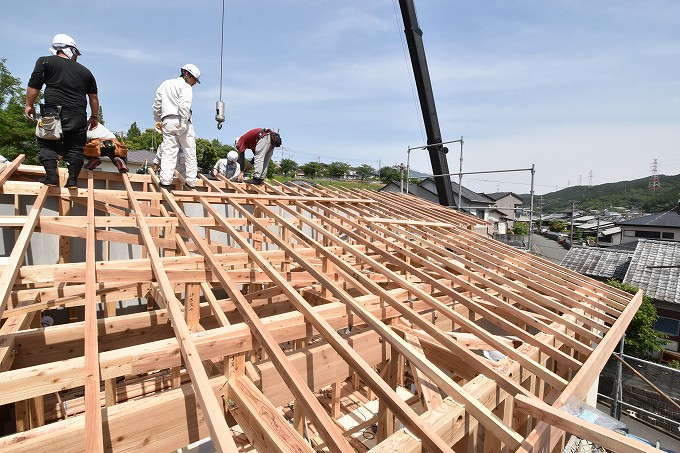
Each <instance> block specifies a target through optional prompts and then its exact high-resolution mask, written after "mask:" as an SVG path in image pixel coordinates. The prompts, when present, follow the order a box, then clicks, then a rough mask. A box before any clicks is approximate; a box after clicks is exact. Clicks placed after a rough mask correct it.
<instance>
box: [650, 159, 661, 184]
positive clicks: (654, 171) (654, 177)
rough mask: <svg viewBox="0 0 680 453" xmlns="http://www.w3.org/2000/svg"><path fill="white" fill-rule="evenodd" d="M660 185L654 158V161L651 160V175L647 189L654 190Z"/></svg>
mask: <svg viewBox="0 0 680 453" xmlns="http://www.w3.org/2000/svg"><path fill="white" fill-rule="evenodd" d="M660 187H661V183H660V182H659V174H658V166H657V163H656V159H654V162H652V177H651V178H650V179H649V190H654V191H656V190H657V189H659V188H660Z"/></svg>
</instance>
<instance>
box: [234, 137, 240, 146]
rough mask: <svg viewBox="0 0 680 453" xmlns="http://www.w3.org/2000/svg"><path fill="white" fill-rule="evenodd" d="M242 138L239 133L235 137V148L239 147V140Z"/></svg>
mask: <svg viewBox="0 0 680 453" xmlns="http://www.w3.org/2000/svg"><path fill="white" fill-rule="evenodd" d="M239 140H241V136H240V135H239V136H238V137H236V138H235V139H234V148H236V149H238V141H239Z"/></svg>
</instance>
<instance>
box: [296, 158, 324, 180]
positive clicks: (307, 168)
mask: <svg viewBox="0 0 680 453" xmlns="http://www.w3.org/2000/svg"><path fill="white" fill-rule="evenodd" d="M300 169H301V170H302V171H304V172H305V176H308V177H310V178H314V177H317V176H321V175H322V174H323V169H324V167H323V165H321V163H320V162H307V163H306V164H304V165H303V166H301V167H300Z"/></svg>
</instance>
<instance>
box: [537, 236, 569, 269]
mask: <svg viewBox="0 0 680 453" xmlns="http://www.w3.org/2000/svg"><path fill="white" fill-rule="evenodd" d="M532 241H533V252H534V254H535V255H537V256H540V257H542V258H545V259H547V260H548V261H552V262H553V263H555V264H560V263H561V262H562V259H563V258H564V257H565V256H566V254H567V249H565V248H564V247H562V245H561V244H558V243H557V241H555V240H553V239H548V238H546V237H544V236H543V235H541V234H538V233H534V235H533V238H532Z"/></svg>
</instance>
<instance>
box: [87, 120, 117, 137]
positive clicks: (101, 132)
mask: <svg viewBox="0 0 680 453" xmlns="http://www.w3.org/2000/svg"><path fill="white" fill-rule="evenodd" d="M94 138H103V139H107V138H108V139H112V138H116V134H114V133H113V132H111V131H110V130H109V129H108V128H107V127H104V125H103V124H101V123H100V124H98V125H97V127H95V128H94V129H88V131H87V140H88V141H90V140H92V139H94Z"/></svg>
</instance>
